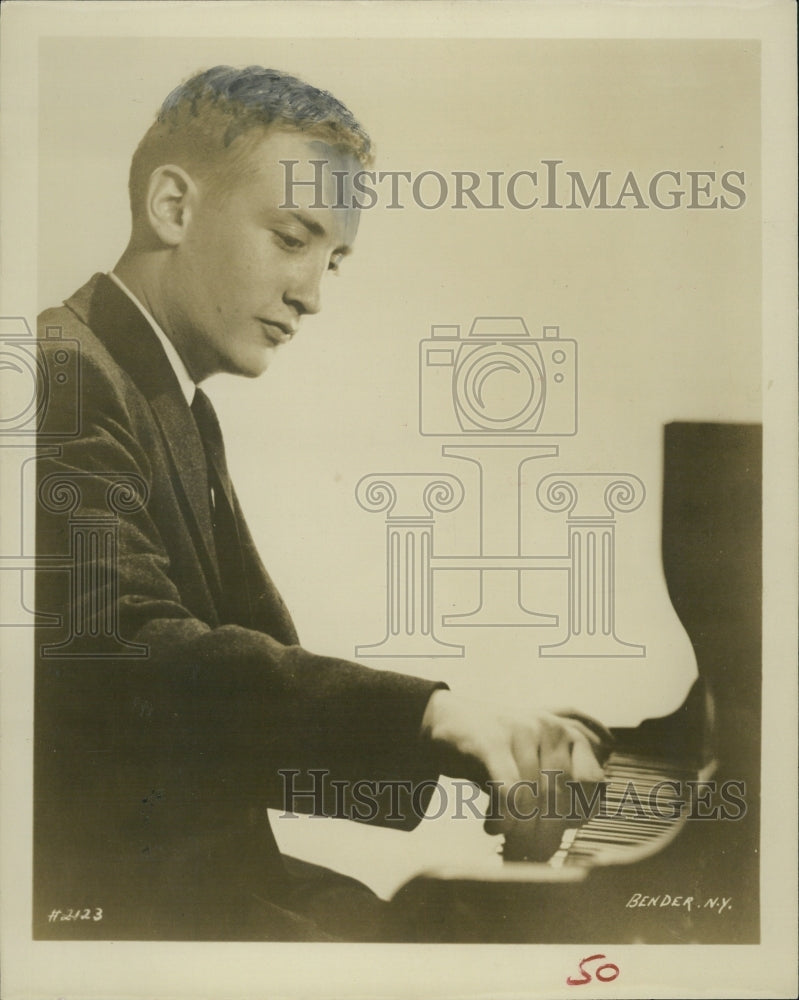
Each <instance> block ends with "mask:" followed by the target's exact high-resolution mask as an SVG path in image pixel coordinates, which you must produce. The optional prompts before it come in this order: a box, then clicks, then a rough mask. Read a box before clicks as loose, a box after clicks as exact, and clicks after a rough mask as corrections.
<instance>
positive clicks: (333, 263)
mask: <svg viewBox="0 0 799 1000" xmlns="http://www.w3.org/2000/svg"><path fill="white" fill-rule="evenodd" d="M343 259H344V254H343V253H337V254H333V256H332V257H331V258H330V263H329V264H328V265H327V269H328V271H332V272H333V274H338V269H339V264H341V262H342V260H343Z"/></svg>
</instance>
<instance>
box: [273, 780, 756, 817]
mask: <svg viewBox="0 0 799 1000" xmlns="http://www.w3.org/2000/svg"><path fill="white" fill-rule="evenodd" d="M278 774H279V775H280V777H281V780H282V783H283V795H282V799H283V813H282V814H281V819H296V818H297V817H298V816H299V815H300V813H306V814H307V813H311V815H313V816H319V817H326V818H331V819H351V820H356V821H359V822H364V823H368V822H370V821H371V820H374V819H375V818H376V817H377V816H378V815H382V816H383V818H384V819H386V820H388V821H390V822H397V823H399V822H403V821H406V820H409V819H413V820H422V819H426V820H436V819H442V818H445V817H446V818H449V819H459V820H463V819H470V818H474V819H482V820H497V819H499V818H500V817H501V816H503V815H505V816H507V817H509V818H510V819H513V820H519V821H526V820H534V819H540V820H561V821H566V822H571V823H580V822H586V821H588V820H592V819H593V820H614V819H622V820H632V821H635V820H641V821H648V820H658V821H664V822H672V821H677V820H681V819H688V820H732V821H735V820H740V819H743V817H744V816H745V815H746V812H747V805H746V783H745V782H744V781H739V780H733V779H729V780H726V781H723V782H717V781H713V780H704V781H703V780H691V781H680V780H676V779H669V778H664V779H662V780H660V781H655V782H652V783H649V784H647V785H645V786H642V785H641V784H640V783H637V782H634V781H626V782H619V781H615V782H610V781H600V782H597V783H596V784H590V785H589V784H586V783H581V782H579V781H574V780H572V779H570V778H566V777H565V772H563V771H559V770H549V769H543V770H542V771H541V780H540V781H536V780H521V781H517V782H514V783H513V784H511V785H509V786H503V784H502V783H501V782H499V781H488V782H487V783H486V787H485V791H486V792H487V795H485V796H484V795H483V794H482V792H481V789H480V788H479V787H478V786H477V785H475V784H474V783H473V782H471V781H465V780H458V779H455V780H453V781H451V782H450V783H449V785H445V784H442V783H440V782H438V781H435V780H433V779H427V780H425V781H420V782H417V783H413V782H411V781H405V780H398V779H386V780H383V781H375V780H366V779H363V780H358V781H347V780H343V779H336V778H333V777H331V774H330V771H328V770H326V769H324V768H312V769H310V770H308V771H306V772H303V771H300V770H297V769H294V768H282V769H281V770H279V771H278Z"/></svg>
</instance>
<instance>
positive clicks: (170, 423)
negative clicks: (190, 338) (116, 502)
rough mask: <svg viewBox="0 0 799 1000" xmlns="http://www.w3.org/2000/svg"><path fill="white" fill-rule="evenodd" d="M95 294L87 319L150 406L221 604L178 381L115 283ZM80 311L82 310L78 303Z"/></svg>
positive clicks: (198, 459) (100, 279) (201, 482)
mask: <svg viewBox="0 0 799 1000" xmlns="http://www.w3.org/2000/svg"><path fill="white" fill-rule="evenodd" d="M91 286H93V288H91ZM81 292H83V289H82V290H81ZM81 292H79V293H78V296H81ZM90 292H91V297H90V299H89V303H88V308H87V309H86V310H85V316H84V317H82V318H84V319H85V321H86V322H87V324H88V326H89V327H90V328H91V329H92V330H93V332H94V333H95V334H96V335H97V336H98V337H99V339H100V340H101V341H102V342H103V344H104V345H105V347H106V348H107V349H108V351H109V352H110V354H111V355H112V356H113V357H114V359H115V360H116V361H117V363H118V364H119V365H120V366H121V367H122V368H123V369H124V370H125V371H126V372H127V373H128V374H129V375H130V377H131V378H132V379H133V381H134V382H135V383H136V385H137V386H138V388H139V389H140V390H141V392H142V393H143V394H144V396H145V397H146V398H147V401H148V402H149V404H150V408H151V409H152V412H153V415H154V417H155V420H156V423H157V424H158V426H159V429H160V431H161V435H162V437H163V441H164V447H165V449H166V452H167V455H168V456H169V459H170V461H171V463H172V467H173V470H174V476H173V482H175V484H176V486H177V487H178V492H179V493H181V494H182V495H183V499H184V501H185V504H184V508H185V510H186V511H187V514H188V517H187V522H188V524H189V529H190V531H191V532H192V534H193V535H194V537H195V539H196V541H197V547H198V551H199V553H200V556H201V561H202V562H203V563H204V565H205V567H206V571H207V573H208V576H209V579H210V581H211V582H212V585H213V588H214V589H215V591H216V594H217V599H218V597H219V595H221V583H220V576H219V567H218V564H217V560H216V552H215V549H214V540H213V539H214V536H213V527H212V523H211V510H210V498H209V491H208V477H207V471H206V465H205V452H204V450H203V446H202V442H201V440H200V434H199V431H198V430H197V425H196V424H195V422H194V418H193V416H192V414H191V410H190V409H189V406H188V404H187V402H186V398H185V396H184V395H183V392H182V390H181V388H180V384H179V383H178V380H177V376H176V375H175V372H174V370H173V368H172V365H171V364H170V362H169V359H168V358H167V356H166V353H165V352H164V349H163V347H162V346H161V342H160V341H159V339H158V337H157V336H156V334H155V332H154V331H153V329H152V327H151V326H150V324H149V323H148V321H147V319H146V318H145V317H144V316H143V315H142V313H141V312H140V311H139V309H137V307H136V305H135V303H133V302H132V301H131V300H130V299H129V298H128V296H127V295H125V293H124V292H123V291H122V290H121V289H120V288H119V287H118V286H117V285H116V284H115V283H114V282H113V281H112V280H111V279H110V278H108V277H107V276H106V275H104V274H98V275H95V277H94V278H93V279H92V281H91V282H90ZM78 296H76V299H77V298H78ZM67 305H68V306H70V308H73V309H75V311H76V312H79V315H80V313H81V312H83V310H80V311H79V308H77V309H76V308H75V305H76V303H73V301H72V300H70V301H69V302H67ZM77 305H78V307H80V303H79V302H78V303H77Z"/></svg>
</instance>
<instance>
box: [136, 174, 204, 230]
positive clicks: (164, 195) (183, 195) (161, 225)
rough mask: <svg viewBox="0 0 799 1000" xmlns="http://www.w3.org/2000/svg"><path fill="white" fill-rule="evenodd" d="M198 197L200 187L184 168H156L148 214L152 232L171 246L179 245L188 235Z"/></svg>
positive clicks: (147, 208)
mask: <svg viewBox="0 0 799 1000" xmlns="http://www.w3.org/2000/svg"><path fill="white" fill-rule="evenodd" d="M196 197H197V185H196V184H195V183H194V181H193V180H192V179H191V177H190V176H189V174H187V173H186V171H185V170H184V169H183V168H182V167H178V166H176V165H175V164H172V163H169V164H165V165H164V166H160V167H156V169H155V170H154V171H153V172H152V174H151V175H150V182H149V184H148V185H147V200H146V202H145V211H146V213H147V221H148V223H149V225H150V228H151V229H152V231H153V232H154V233H155V234H156V236H158V238H159V239H160V240H161V242H162V243H164V244H166V245H167V246H170V247H173V246H177V245H178V244H179V243H180V242H181V241H182V240H183V237H184V235H185V233H186V227H187V225H188V223H189V220H190V218H191V211H192V207H193V205H194V202H195V200H196Z"/></svg>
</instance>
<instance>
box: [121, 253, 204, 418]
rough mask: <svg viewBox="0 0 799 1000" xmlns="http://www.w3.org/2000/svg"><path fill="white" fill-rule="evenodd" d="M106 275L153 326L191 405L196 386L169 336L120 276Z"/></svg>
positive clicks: (182, 390)
mask: <svg viewBox="0 0 799 1000" xmlns="http://www.w3.org/2000/svg"><path fill="white" fill-rule="evenodd" d="M108 277H109V278H110V279H111V280H112V281H113V282H114V284H115V285H117V286H118V287H119V288H120V289H121V290H122V291H123V292H124V293H125V295H127V297H128V298H129V299H130V300H131V302H132V303H133V304H134V305H135V306H136V308H137V309H138V310H139V311H140V312H141V314H142V315H143V316H144V318H145V319H146V320H147V322H148V323H149V324H150V326H151V327H152V328H153V332H154V333H155V335H156V337H158V339H159V340H160V341H161V346H162V347H163V348H164V352H165V353H166V356H167V358H168V359H169V363H170V365H171V366H172V369H173V371H174V372H175V376H176V377H177V380H178V384H179V385H180V389H181V392H182V393H183V395H184V396H185V397H186V402H187V403H188V404H189V406H191V404H192V403H193V402H194V393H195V392H196V390H197V386H196V385H195V384H194V381H193V379H192V377H191V375H189V372H188V369H187V368H186V366H185V364H184V363H183V358H181V356H180V355H179V354H178V352H177V349H176V348H175V345H174V344H173V343H172V341H171V340H170V339H169V337H167V335H166V334H165V333H164V331H163V330H162V329H161V327H160V326H159V325H158V323H156V321H155V319H154V318H153V317H152V315H151V314H150V313H149V312H148V311H147V310H146V309H145V308H144V306H143V305H142V304H141V302H139V300H138V299H137V298H136V296H135V295H134V294H133V292H132V291H131V290H130V289H129V288H128V287H127V285H125V284H124V282H123V281H122V280H121V279H120V278H118V277H117V275H116V274H114V272H113V271H109V272H108Z"/></svg>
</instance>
